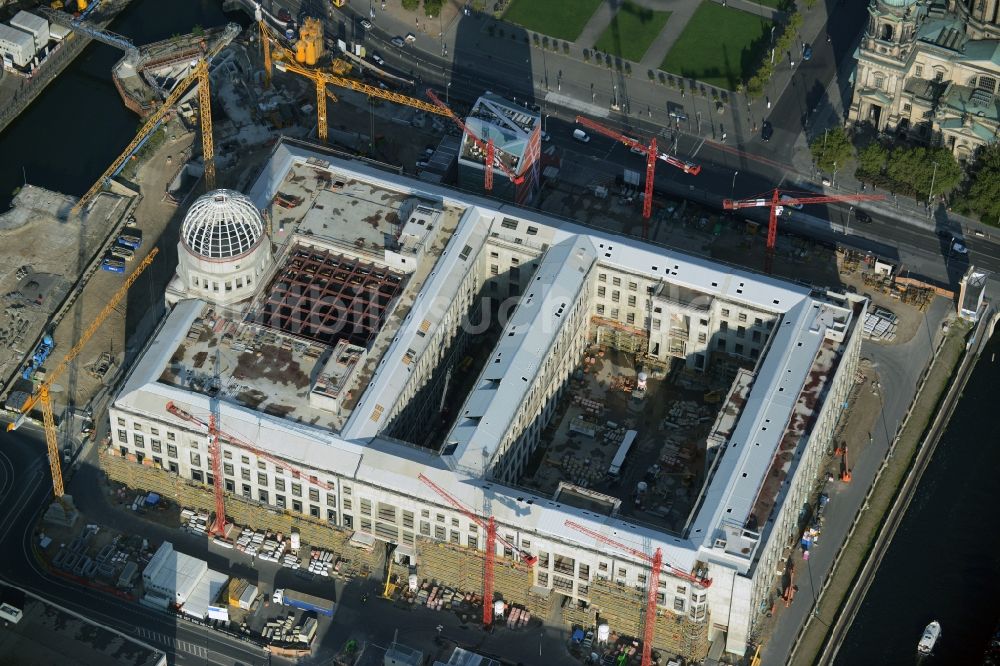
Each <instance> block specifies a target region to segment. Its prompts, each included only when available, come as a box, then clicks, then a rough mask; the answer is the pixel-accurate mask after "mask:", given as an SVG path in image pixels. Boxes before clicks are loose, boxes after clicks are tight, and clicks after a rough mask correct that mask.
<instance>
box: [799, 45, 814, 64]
mask: <svg viewBox="0 0 1000 666" xmlns="http://www.w3.org/2000/svg"><path fill="white" fill-rule="evenodd" d="M812 57H813V47H811V46H810V45H808V44H803V45H802V60H804V61H805V60H812Z"/></svg>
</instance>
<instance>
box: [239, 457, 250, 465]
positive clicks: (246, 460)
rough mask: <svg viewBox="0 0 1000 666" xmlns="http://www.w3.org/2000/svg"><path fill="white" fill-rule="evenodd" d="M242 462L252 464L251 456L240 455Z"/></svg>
mask: <svg viewBox="0 0 1000 666" xmlns="http://www.w3.org/2000/svg"><path fill="white" fill-rule="evenodd" d="M240 462H241V463H243V464H244V465H249V464H250V456H240Z"/></svg>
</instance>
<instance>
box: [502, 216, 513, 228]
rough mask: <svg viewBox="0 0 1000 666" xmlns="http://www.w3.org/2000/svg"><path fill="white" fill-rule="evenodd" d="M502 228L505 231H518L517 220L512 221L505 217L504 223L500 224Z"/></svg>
mask: <svg viewBox="0 0 1000 666" xmlns="http://www.w3.org/2000/svg"><path fill="white" fill-rule="evenodd" d="M500 226H501V227H503V228H504V229H517V220H512V219H510V218H509V217H505V218H503V222H501V223H500Z"/></svg>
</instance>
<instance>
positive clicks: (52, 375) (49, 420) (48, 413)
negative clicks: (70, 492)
mask: <svg viewBox="0 0 1000 666" xmlns="http://www.w3.org/2000/svg"><path fill="white" fill-rule="evenodd" d="M157 252H159V250H158V249H157V248H155V247H154V248H153V249H152V250H150V252H149V254H147V255H146V258H145V259H143V260H142V261H140V262H139V265H138V266H136V267H135V270H134V271H132V274H131V275H129V276H128V277H127V278H125V282H124V284H122V286H120V287H119V288H118V291H116V292H115V293H114V295H113V296H112V297H111V299H110V300H109V301H108V302H107V304H106V305H105V306H104V309H103V310H101V312H100V313H99V314H98V315H97V317H95V318H94V321H92V322H91V323H90V326H88V327H87V330H85V331H84V332H83V335H81V336H80V339H79V340H77V341H76V344H75V345H73V348H72V349H70V350H69V351H68V352H66V355H65V356H64V357H63V360H62V361H60V362H59V365H57V366H56V367H55V369H54V370H52V371H51V372H49V373H48V374H47V375H46V377H45V381H44V382H42V384H41V386H39V387H38V391H37V392H36V393H34V394H33V395H32V396H31V397H30V398H28V400H27V401H26V402H25V403H24V406H23V407H21V413H20V414H19V415H18V417H17V419H15V420H14V422H13V423H10V424H8V425H7V430H8V432H9V431H11V430H16V429H17V428H18V427H19V426H20V425H21V424H22V423H24V420H25V418H27V415H28V413H29V412H30V411H31V410H32V409H33V408H34V406H35V405H36V404H37V403H39V402H41V403H42V418H43V420H44V422H45V443H46V445H47V446H48V451H49V468H50V469H51V470H52V490H53V492H54V493H55V496H56V499H60V498H61V497H62V496H63V494H64V491H63V478H62V465H61V463H60V460H59V442H58V440H57V439H56V421H55V417H54V416H53V415H52V400H51V398H50V396H49V390H50V388H51V386H52V384H53V383H54V382H55V381H56V380H57V379H59V377H60V375H62V373H63V372H64V371H65V370H66V368H68V367H69V364H70V363H72V362H73V360H74V359H75V358H76V357H77V356H79V355H80V352H81V351H83V348H84V347H85V346H86V345H87V342H88V341H90V338H92V337H93V335H94V333H96V332H97V329H98V328H100V327H101V324H103V323H104V320H105V319H107V318H108V315H110V314H111V313H112V312H114V310H115V308H116V307H118V304H119V303H121V301H122V299H123V298H125V295H126V294H127V293H128V290H129V287H131V286H132V284H133V283H134V282H135V281H136V280H137V279H138V278H139V276H140V275H141V274H142V272H143V271H144V270H146V268H147V267H148V266H149V265H150V264H151V263H153V259H154V258H155V257H156V253H157Z"/></svg>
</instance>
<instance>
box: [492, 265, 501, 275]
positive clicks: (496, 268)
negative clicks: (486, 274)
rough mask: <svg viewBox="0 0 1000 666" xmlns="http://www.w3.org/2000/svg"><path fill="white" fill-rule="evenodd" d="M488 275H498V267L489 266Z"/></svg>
mask: <svg viewBox="0 0 1000 666" xmlns="http://www.w3.org/2000/svg"><path fill="white" fill-rule="evenodd" d="M490 275H500V267H499V266H497V265H496V264H490Z"/></svg>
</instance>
